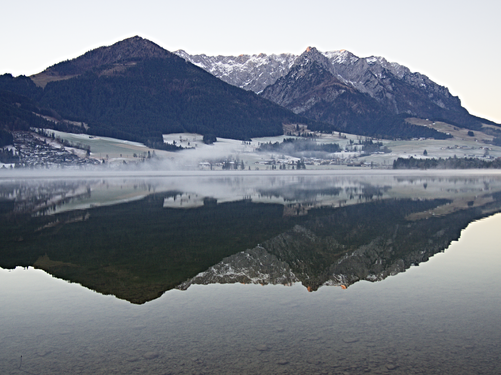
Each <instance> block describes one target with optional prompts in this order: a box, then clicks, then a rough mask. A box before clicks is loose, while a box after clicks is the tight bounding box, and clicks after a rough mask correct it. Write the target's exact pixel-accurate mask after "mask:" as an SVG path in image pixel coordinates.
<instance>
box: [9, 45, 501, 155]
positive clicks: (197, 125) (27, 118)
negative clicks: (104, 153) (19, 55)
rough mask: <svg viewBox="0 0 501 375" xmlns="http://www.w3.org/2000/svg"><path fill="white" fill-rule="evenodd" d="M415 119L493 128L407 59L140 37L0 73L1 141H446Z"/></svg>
mask: <svg viewBox="0 0 501 375" xmlns="http://www.w3.org/2000/svg"><path fill="white" fill-rule="evenodd" d="M413 117H417V118H427V119H430V120H434V121H436V120H441V121H445V122H448V123H450V124H453V125H456V126H458V127H464V128H468V129H472V130H478V129H481V128H482V126H483V124H490V125H497V124H495V123H493V122H491V121H489V120H485V119H481V118H478V117H475V116H472V115H470V114H469V113H468V111H467V110H466V109H465V108H463V107H462V106H461V102H460V100H459V99H458V98H457V97H455V96H452V95H451V94H450V92H449V90H448V89H447V88H445V87H443V86H440V85H438V84H436V83H434V82H432V81H431V80H430V79H428V78H427V77H426V76H424V75H422V74H419V73H412V72H410V70H409V69H407V68H406V67H403V66H401V65H399V64H396V63H389V62H388V61H386V60H385V59H384V58H382V57H369V58H359V57H357V56H355V55H353V54H351V53H350V52H348V51H335V52H324V53H322V52H319V51H318V50H317V49H316V48H313V47H309V48H308V49H306V51H305V52H304V53H302V54H301V55H293V54H277V55H265V54H260V55H252V56H249V55H241V56H238V57H233V56H206V55H189V54H188V53H186V52H185V51H182V50H179V51H176V52H175V53H171V52H169V51H167V50H165V49H163V48H162V47H160V46H158V45H156V44H155V43H153V42H151V41H148V40H146V39H143V38H141V37H138V36H136V37H132V38H128V39H125V40H123V41H120V42H117V43H115V44H113V45H111V46H107V47H100V48H97V49H94V50H92V51H89V52H87V53H85V54H84V55H82V56H80V57H77V58H75V59H72V60H67V61H63V62H61V63H58V64H55V65H53V66H51V67H49V68H47V69H46V70H44V71H43V72H41V73H39V74H35V75H33V76H31V77H25V76H19V77H13V76H12V75H10V74H4V75H2V76H0V130H1V132H0V135H2V138H3V134H6V133H8V132H10V131H13V130H27V129H29V128H30V127H43V128H55V129H59V130H63V131H71V132H85V133H88V134H94V135H103V136H111V137H116V138H122V139H127V140H133V141H140V142H143V143H146V144H148V145H149V146H151V147H159V148H161V147H162V146H164V144H163V140H162V134H168V133H179V132H193V133H199V134H203V135H213V136H217V137H226V138H233V139H242V140H245V139H249V138H251V137H262V136H274V135H279V134H283V132H284V125H290V124H301V125H305V126H307V127H308V128H309V129H310V130H316V131H322V132H332V131H338V132H341V131H342V132H349V133H355V134H360V135H369V136H378V137H384V138H404V139H405V138H411V137H430V138H446V137H448V135H447V134H445V133H441V132H438V131H437V130H435V129H433V128H430V127H424V126H417V125H415V124H413V123H412V120H410V118H413ZM483 130H484V129H483ZM488 131H490V132H493V133H496V134H495V135H499V134H498V133H501V131H500V130H497V129H492V128H491V129H489V130H488ZM7 138H8V137H7Z"/></svg>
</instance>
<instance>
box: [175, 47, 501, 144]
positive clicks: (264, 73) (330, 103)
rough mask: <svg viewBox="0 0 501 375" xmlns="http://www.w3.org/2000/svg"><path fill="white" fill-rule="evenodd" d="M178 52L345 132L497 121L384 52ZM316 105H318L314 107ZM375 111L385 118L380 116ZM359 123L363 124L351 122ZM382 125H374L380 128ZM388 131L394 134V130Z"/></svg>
mask: <svg viewBox="0 0 501 375" xmlns="http://www.w3.org/2000/svg"><path fill="white" fill-rule="evenodd" d="M175 53H177V54H178V55H179V56H181V57H183V58H185V59H186V60H188V61H191V62H192V63H194V64H196V65H198V66H199V67H201V68H203V69H205V70H206V71H208V72H210V73H211V74H214V75H215V76H216V77H218V78H220V79H222V80H225V81H226V82H228V83H230V84H232V85H236V86H238V87H241V88H244V89H246V90H253V91H254V92H256V93H260V95H261V96H263V97H265V98H267V99H269V100H271V101H273V102H275V103H277V104H280V105H282V106H284V107H286V108H288V109H291V110H292V111H294V112H295V113H297V114H301V115H304V116H305V117H307V118H310V119H315V120H319V121H324V122H327V123H329V124H331V125H332V126H333V127H334V128H338V129H339V128H344V129H345V131H354V132H359V134H364V133H363V132H362V133H360V130H361V129H362V130H363V128H364V127H366V126H369V127H370V126H371V124H370V123H371V122H372V123H374V122H376V123H377V122H379V123H381V124H384V123H391V122H395V121H396V120H395V119H396V116H398V126H396V125H391V126H390V128H392V129H395V128H397V127H399V126H402V124H403V119H405V118H406V117H418V118H427V119H432V120H437V121H438V120H440V121H445V122H448V123H451V124H454V125H457V126H460V127H465V128H469V129H480V128H481V127H482V123H486V124H494V123H493V122H491V121H489V120H486V119H481V118H478V117H476V116H472V115H470V114H469V113H468V111H467V110H466V109H465V108H463V107H462V106H461V101H460V100H459V98H458V97H456V96H453V95H452V94H451V93H450V92H449V90H448V89H447V88H446V87H444V86H441V85H439V84H437V83H435V82H433V81H432V80H430V79H429V78H428V77H427V76H425V75H423V74H420V73H418V72H414V73H413V72H411V71H410V69H408V68H407V67H405V66H403V65H400V64H398V63H394V62H388V61H387V60H386V59H385V58H384V57H377V56H370V57H365V58H361V57H358V56H355V55H354V54H353V53H351V52H349V51H346V50H339V51H330V52H320V51H318V50H317V49H316V48H314V47H308V48H307V49H306V50H305V51H304V52H303V53H302V54H301V55H292V54H282V55H269V56H268V55H265V54H259V55H253V56H247V57H245V58H244V57H239V58H237V57H232V56H216V57H210V56H206V55H193V56H191V55H189V54H187V53H186V52H185V51H176V52H175ZM283 56H287V58H283ZM278 57H282V58H278ZM249 61H252V64H249ZM291 62H292V63H291ZM222 66H224V69H221V67H222ZM252 77H254V78H252ZM263 77H268V80H266V81H265V80H264V78H263ZM306 78H309V80H308V82H306ZM273 80H274V82H273V83H271V84H268V86H266V87H263V86H264V85H265V84H266V83H268V82H270V81H273ZM298 80H301V81H302V82H301V83H300V84H299V83H298ZM345 92H348V93H350V94H351V97H350V99H348V98H346V96H347V95H348V94H346V95H344V96H343V95H341V94H344V93H345ZM361 94H365V96H363V95H361ZM314 106H316V109H315V110H314V111H311V109H312V108H313V107H314ZM375 116H376V117H379V119H376V121H374V118H375ZM354 122H355V123H359V124H358V125H356V126H350V125H349V124H351V123H354ZM381 124H375V125H372V127H375V128H380V127H381V126H382V125H381ZM404 126H405V125H404ZM382 130H383V133H386V135H390V133H389V130H390V129H382ZM405 132H407V130H405ZM365 134H373V135H374V134H378V132H377V131H368V132H366V133H365ZM395 136H400V135H395ZM421 136H424V135H421Z"/></svg>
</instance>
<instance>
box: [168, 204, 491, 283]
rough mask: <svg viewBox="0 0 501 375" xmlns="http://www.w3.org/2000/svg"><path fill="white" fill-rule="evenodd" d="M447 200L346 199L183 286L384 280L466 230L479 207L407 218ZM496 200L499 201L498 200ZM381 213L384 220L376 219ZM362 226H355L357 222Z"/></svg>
mask: <svg viewBox="0 0 501 375" xmlns="http://www.w3.org/2000/svg"><path fill="white" fill-rule="evenodd" d="M444 203H445V201H442V200H436V201H410V200H409V201H395V202H379V203H369V204H365V205H359V206H351V207H345V208H343V209H341V210H340V211H339V213H338V214H333V215H329V216H325V217H317V218H313V217H312V219H311V220H308V221H305V222H304V223H303V224H301V225H295V226H294V227H293V228H292V229H289V230H287V231H285V232H283V233H281V234H279V235H277V236H275V237H273V238H271V239H269V240H267V241H264V242H262V243H261V244H260V245H258V246H257V247H255V248H253V249H250V250H246V251H243V252H240V253H238V254H235V255H233V256H230V257H227V258H225V259H223V260H222V261H221V262H220V263H218V264H216V265H214V266H212V267H210V268H209V269H208V270H207V271H205V272H202V273H199V274H198V275H197V276H195V277H194V278H192V279H190V280H188V281H186V282H184V283H182V284H181V285H179V286H178V287H177V288H178V289H182V290H185V289H187V288H188V287H189V286H190V285H192V284H204V285H207V284H213V283H220V284H226V283H237V282H239V283H255V284H257V283H259V284H283V285H290V284H292V283H295V282H300V283H301V284H303V285H304V286H305V287H306V288H307V289H308V290H309V291H315V290H317V289H318V288H319V287H321V286H341V287H343V288H346V287H348V286H350V285H352V284H354V283H356V282H358V281H361V280H365V281H370V282H375V281H381V280H384V279H386V278H387V277H389V276H393V275H396V274H398V273H401V272H405V270H406V269H408V268H409V267H411V266H412V265H417V264H419V263H422V262H426V261H427V260H428V259H429V258H430V257H431V256H433V255H434V254H436V253H438V252H440V251H442V250H443V249H444V248H446V247H447V246H448V245H449V243H450V242H451V241H452V240H455V239H457V238H458V237H459V234H460V232H461V229H462V228H464V227H465V226H466V225H467V224H468V223H469V222H470V221H471V218H475V217H478V215H482V214H481V212H480V211H478V210H477V209H475V208H471V209H467V210H466V211H463V212H460V211H458V212H454V213H451V214H450V215H445V216H444V217H434V218H433V220H407V219H406V217H407V215H408V214H409V213H411V212H428V211H429V210H430V209H432V208H434V207H437V205H442V204H444ZM495 206H496V207H497V205H495ZM374 217H377V218H378V220H373V218H374ZM354 228H356V230H355V229H354Z"/></svg>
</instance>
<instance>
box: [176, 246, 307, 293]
mask: <svg viewBox="0 0 501 375" xmlns="http://www.w3.org/2000/svg"><path fill="white" fill-rule="evenodd" d="M297 281H299V280H298V279H297V278H296V277H295V276H294V273H293V272H292V271H291V269H290V267H289V265H288V264H287V263H285V262H283V261H281V260H279V259H278V258H277V257H276V256H274V255H272V254H270V253H268V252H267V251H266V250H265V249H264V248H262V247H261V246H257V247H255V248H254V249H251V250H246V251H242V252H240V253H238V254H235V255H232V256H229V257H227V258H224V259H223V260H222V261H221V262H220V263H218V264H216V265H214V266H212V267H210V268H209V269H208V270H207V271H205V272H201V273H199V274H198V275H197V276H195V277H194V278H192V279H190V280H188V281H186V282H184V283H182V284H181V285H179V286H178V287H177V289H182V290H186V289H188V288H189V287H190V285H192V284H204V285H207V284H230V283H243V284H263V285H265V284H283V285H290V284H292V283H294V282H297Z"/></svg>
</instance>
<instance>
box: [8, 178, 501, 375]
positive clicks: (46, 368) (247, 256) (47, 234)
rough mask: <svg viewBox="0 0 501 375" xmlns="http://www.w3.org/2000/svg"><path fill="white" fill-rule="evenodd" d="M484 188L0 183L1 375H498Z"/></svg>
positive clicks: (439, 182) (494, 239)
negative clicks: (363, 374)
mask: <svg viewBox="0 0 501 375" xmlns="http://www.w3.org/2000/svg"><path fill="white" fill-rule="evenodd" d="M500 212H501V174H499V173H490V174H489V172H485V171H483V172H473V171H470V172H444V171H441V172H440V171H435V172H431V173H424V172H412V173H411V172H403V171H399V172H396V173H395V172H393V171H386V172H377V171H374V172H373V171H370V170H363V171H362V170H359V171H356V172H353V171H306V172H302V173H301V172H299V171H297V172H296V173H292V172H291V171H285V172H284V173H271V172H270V173H267V172H261V173H259V172H248V173H247V172H246V171H244V172H234V173H232V172H228V173H223V172H215V173H209V172H208V173H194V172H186V173H173V172H172V173H170V174H166V173H161V172H151V173H146V172H145V173H142V174H141V173H137V174H136V175H129V174H127V173H123V174H121V173H108V174H105V173H103V174H99V175H98V174H95V175H79V174H78V173H74V174H72V175H71V176H64V175H58V176H55V175H54V176H52V177H48V176H46V175H44V174H43V172H38V174H37V175H34V176H27V175H18V174H15V173H10V174H0V222H1V225H0V232H1V243H0V301H1V302H2V307H1V309H0V332H1V334H0V345H1V348H2V350H0V373H2V374H23V373H26V374H130V373H139V374H143V373H144V374H149V373H151V374H236V373H238V374H306V373H308V374H360V373H372V374H430V373H437V374H452V373H454V374H495V373H500V372H501V365H500V364H499V363H500V358H499V355H500V352H501V342H500V340H499V338H500V337H501V313H500V311H501V286H500V281H501V280H500V276H499V270H500V269H501V249H500V245H499V244H500V243H501V231H500V228H501V214H500Z"/></svg>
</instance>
